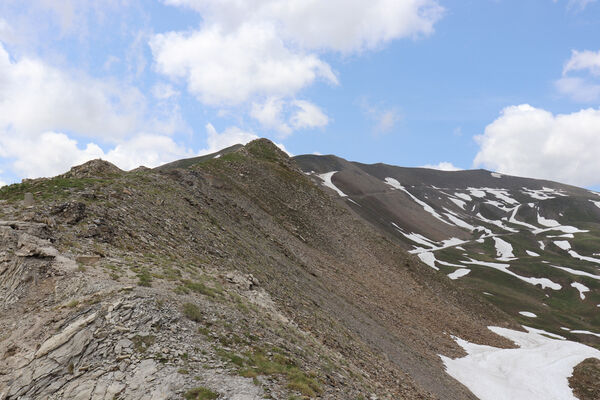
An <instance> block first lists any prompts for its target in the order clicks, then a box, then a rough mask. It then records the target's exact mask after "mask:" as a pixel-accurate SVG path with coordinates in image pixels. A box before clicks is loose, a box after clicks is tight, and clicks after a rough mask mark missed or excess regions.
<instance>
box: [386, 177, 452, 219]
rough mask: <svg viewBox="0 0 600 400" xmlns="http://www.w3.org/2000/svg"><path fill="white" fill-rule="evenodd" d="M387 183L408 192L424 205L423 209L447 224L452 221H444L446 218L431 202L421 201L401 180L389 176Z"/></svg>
mask: <svg viewBox="0 0 600 400" xmlns="http://www.w3.org/2000/svg"><path fill="white" fill-rule="evenodd" d="M385 183H387V184H388V185H390V186H391V187H393V188H394V189H398V190H402V191H403V192H404V193H406V194H408V195H409V196H410V197H411V198H412V199H413V200H414V201H415V202H416V203H418V204H419V205H421V207H423V209H424V210H425V211H427V212H428V213H429V214H431V215H433V216H434V217H435V218H437V219H439V220H440V221H442V222H443V223H445V224H447V225H450V223H448V222H447V221H444V219H443V218H442V216H441V215H440V214H438V213H437V212H436V211H435V210H434V209H433V208H432V207H431V206H430V205H429V204H427V203H425V202H424V201H421V200H419V199H418V198H416V197H415V196H414V195H413V194H412V193H411V192H409V191H408V190H406V188H404V186H402V185H401V184H400V182H398V181H397V180H396V179H394V178H389V177H388V178H385Z"/></svg>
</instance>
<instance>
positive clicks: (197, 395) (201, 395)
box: [183, 386, 219, 400]
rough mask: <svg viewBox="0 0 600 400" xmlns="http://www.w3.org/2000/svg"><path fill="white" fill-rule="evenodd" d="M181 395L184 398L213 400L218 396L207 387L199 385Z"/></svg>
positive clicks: (188, 399) (189, 399)
mask: <svg viewBox="0 0 600 400" xmlns="http://www.w3.org/2000/svg"><path fill="white" fill-rule="evenodd" d="M183 397H184V398H185V399H186V400H214V399H217V398H218V397H219V394H218V393H215V392H213V391H212V390H210V389H208V388H205V387H203V386H199V387H197V388H194V389H190V390H188V391H187V392H185V393H184V395H183Z"/></svg>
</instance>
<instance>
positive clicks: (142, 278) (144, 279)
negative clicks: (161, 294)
mask: <svg viewBox="0 0 600 400" xmlns="http://www.w3.org/2000/svg"><path fill="white" fill-rule="evenodd" d="M137 277H138V286H145V287H151V286H152V275H150V271H148V269H147V268H142V270H141V271H140V272H139V273H138V274H137Z"/></svg>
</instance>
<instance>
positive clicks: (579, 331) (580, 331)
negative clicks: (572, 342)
mask: <svg viewBox="0 0 600 400" xmlns="http://www.w3.org/2000/svg"><path fill="white" fill-rule="evenodd" d="M571 333H581V334H584V335H594V336H597V337H600V333H594V332H590V331H582V330H574V331H571Z"/></svg>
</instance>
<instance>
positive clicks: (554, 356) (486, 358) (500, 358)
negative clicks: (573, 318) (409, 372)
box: [440, 327, 600, 400]
mask: <svg viewBox="0 0 600 400" xmlns="http://www.w3.org/2000/svg"><path fill="white" fill-rule="evenodd" d="M524 328H525V329H526V330H527V332H519V331H515V330H511V329H506V328H499V327H489V329H490V330H491V331H493V332H494V333H496V334H498V335H501V336H504V337H505V338H507V339H510V340H512V341H513V342H515V343H516V344H517V345H518V346H519V348H517V349H500V348H496V347H491V346H484V345H478V344H474V343H470V342H468V341H466V340H463V339H460V338H455V340H456V342H457V343H458V344H459V345H460V346H461V347H462V348H463V349H464V350H465V351H466V352H467V353H468V355H467V356H466V357H463V358H457V359H454V360H453V359H450V358H448V357H445V356H440V357H441V359H442V361H443V363H444V365H445V366H446V371H447V372H448V374H449V375H450V376H452V377H453V378H455V379H456V380H458V381H459V382H461V383H462V384H463V385H465V386H466V387H467V388H469V389H470V390H471V392H473V394H475V396H477V397H478V398H480V399H481V400H501V399H502V400H505V399H511V400H547V399H554V400H575V397H574V395H573V392H572V390H571V388H570V387H569V382H568V378H569V377H570V376H571V375H572V373H573V368H574V367H575V366H576V365H577V364H579V363H580V362H581V361H583V360H585V359H586V358H590V357H594V358H600V351H598V350H597V349H594V348H593V347H590V346H586V345H584V344H581V343H576V342H572V341H568V340H557V339H551V338H548V337H546V336H545V335H547V334H548V332H544V331H542V330H538V329H533V328H529V327H524ZM552 336H553V337H559V338H560V337H561V336H559V335H553V334H552Z"/></svg>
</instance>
